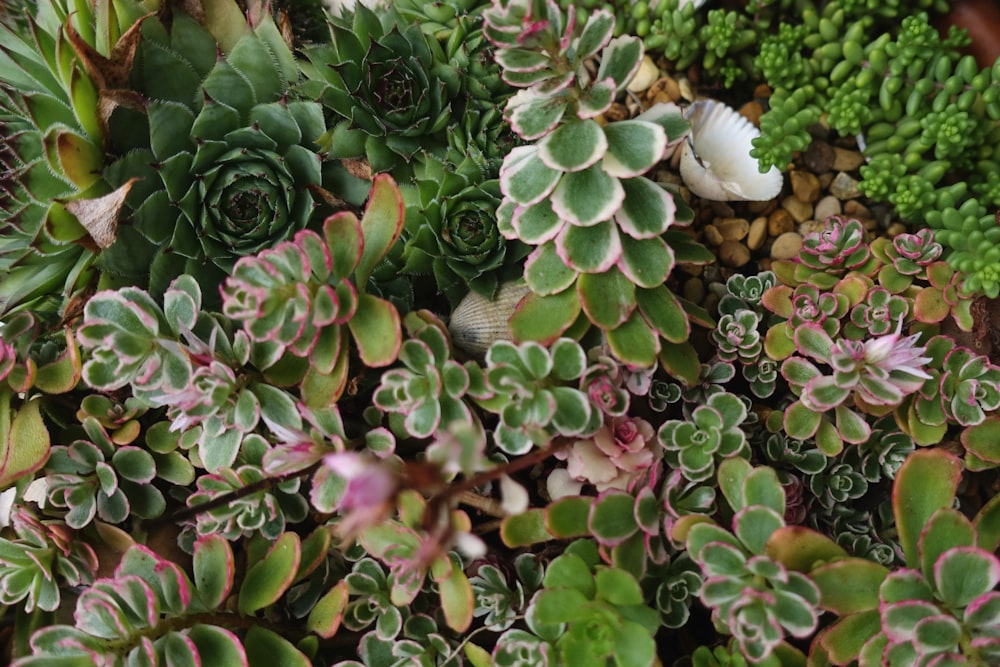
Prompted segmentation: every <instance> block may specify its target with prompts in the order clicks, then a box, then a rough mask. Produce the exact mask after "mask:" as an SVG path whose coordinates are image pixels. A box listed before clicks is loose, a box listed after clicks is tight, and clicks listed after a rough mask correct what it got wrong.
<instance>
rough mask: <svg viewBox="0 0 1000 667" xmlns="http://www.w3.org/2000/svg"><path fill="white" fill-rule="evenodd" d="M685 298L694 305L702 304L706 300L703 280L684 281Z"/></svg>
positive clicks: (691, 279)
mask: <svg viewBox="0 0 1000 667" xmlns="http://www.w3.org/2000/svg"><path fill="white" fill-rule="evenodd" d="M683 292H684V298H685V299H687V300H688V301H693V302H694V303H701V302H702V301H703V300H704V299H705V283H703V282H702V281H701V278H688V279H687V280H685V281H684V288H683Z"/></svg>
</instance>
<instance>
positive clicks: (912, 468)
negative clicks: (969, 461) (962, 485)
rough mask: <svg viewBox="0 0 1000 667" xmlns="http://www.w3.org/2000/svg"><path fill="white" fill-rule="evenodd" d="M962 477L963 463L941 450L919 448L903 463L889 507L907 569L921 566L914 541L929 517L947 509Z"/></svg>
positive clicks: (918, 536)
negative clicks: (943, 508) (890, 506)
mask: <svg viewBox="0 0 1000 667" xmlns="http://www.w3.org/2000/svg"><path fill="white" fill-rule="evenodd" d="M961 476H962V462H961V461H960V460H959V459H958V458H957V457H955V456H954V455H952V454H949V453H948V452H946V451H945V450H943V449H919V450H917V451H915V452H913V453H912V454H910V456H909V457H907V459H906V461H905V462H903V465H902V466H901V467H900V469H899V471H898V472H897V473H896V481H895V484H894V485H893V488H892V508H893V514H894V515H895V518H896V527H897V529H898V530H899V544H900V546H901V547H902V548H903V553H904V554H905V555H906V566H907V567H911V568H915V567H918V566H919V564H920V554H919V552H918V550H917V541H918V540H919V538H920V533H921V531H922V530H923V528H924V526H926V525H927V522H928V521H929V520H930V518H931V515H933V514H934V512H936V511H937V510H939V509H941V508H942V507H950V506H951V503H952V500H953V499H954V498H955V491H956V490H957V489H958V482H959V480H960V479H961Z"/></svg>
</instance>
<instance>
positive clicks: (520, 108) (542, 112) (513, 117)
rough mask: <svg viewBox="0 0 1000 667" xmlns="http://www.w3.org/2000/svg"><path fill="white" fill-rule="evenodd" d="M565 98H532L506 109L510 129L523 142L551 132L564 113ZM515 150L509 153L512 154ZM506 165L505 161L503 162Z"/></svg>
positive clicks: (559, 96)
mask: <svg viewBox="0 0 1000 667" xmlns="http://www.w3.org/2000/svg"><path fill="white" fill-rule="evenodd" d="M566 107H567V103H566V98H565V97H563V96H561V95H557V96H553V97H541V96H537V97H532V98H530V99H528V100H527V101H525V102H520V103H519V104H517V106H515V107H513V108H511V107H508V109H507V111H506V114H505V115H506V116H507V122H509V123H510V127H511V129H512V130H513V131H514V132H515V133H516V134H517V135H518V136H520V137H521V138H522V139H524V140H525V141H534V140H535V139H538V138H540V137H543V136H545V135H546V134H547V133H548V132H550V131H552V128H554V127H555V126H556V125H557V124H558V123H559V121H560V120H562V117H563V114H565V113H566ZM515 150H517V149H516V148H515V149H513V150H512V151H511V153H513V152H514V151H515ZM504 162H505V163H506V160H504Z"/></svg>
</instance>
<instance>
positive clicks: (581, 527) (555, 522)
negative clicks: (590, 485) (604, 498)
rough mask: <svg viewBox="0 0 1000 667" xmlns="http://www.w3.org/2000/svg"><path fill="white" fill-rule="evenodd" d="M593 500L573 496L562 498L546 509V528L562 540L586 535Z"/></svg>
mask: <svg viewBox="0 0 1000 667" xmlns="http://www.w3.org/2000/svg"><path fill="white" fill-rule="evenodd" d="M593 502H594V501H593V499H592V498H586V497H582V496H571V497H568V498H560V499H559V500H557V501H555V502H553V503H552V504H550V505H549V506H548V507H547V508H545V526H546V528H547V529H548V530H549V532H551V533H552V534H553V535H555V536H556V537H557V538H560V539H566V538H568V537H577V536H579V535H586V534H587V533H588V532H589V529H588V527H587V524H588V518H589V516H590V506H591V505H592V504H593Z"/></svg>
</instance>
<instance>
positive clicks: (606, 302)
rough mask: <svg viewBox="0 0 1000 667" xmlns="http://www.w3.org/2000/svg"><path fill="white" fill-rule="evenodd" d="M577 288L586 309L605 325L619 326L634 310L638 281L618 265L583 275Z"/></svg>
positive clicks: (597, 323) (599, 323) (598, 323)
mask: <svg viewBox="0 0 1000 667" xmlns="http://www.w3.org/2000/svg"><path fill="white" fill-rule="evenodd" d="M576 291H577V293H578V294H579V295H580V305H581V306H583V312H585V313H586V314H587V317H588V318H590V321H591V322H593V323H594V324H596V325H597V326H599V327H600V328H602V329H613V328H615V327H617V326H618V325H619V324H621V323H622V322H624V321H625V320H626V319H628V317H629V315H631V314H632V311H634V310H635V298H636V290H635V285H634V284H632V283H631V282H630V281H629V280H628V279H627V278H625V276H623V275H622V274H621V272H620V271H617V270H615V269H611V270H610V271H607V272H605V273H584V274H582V275H580V277H579V278H578V279H577V281H576Z"/></svg>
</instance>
